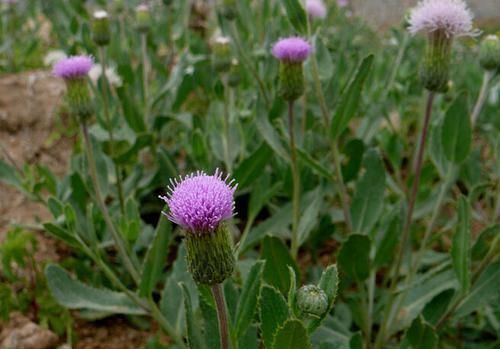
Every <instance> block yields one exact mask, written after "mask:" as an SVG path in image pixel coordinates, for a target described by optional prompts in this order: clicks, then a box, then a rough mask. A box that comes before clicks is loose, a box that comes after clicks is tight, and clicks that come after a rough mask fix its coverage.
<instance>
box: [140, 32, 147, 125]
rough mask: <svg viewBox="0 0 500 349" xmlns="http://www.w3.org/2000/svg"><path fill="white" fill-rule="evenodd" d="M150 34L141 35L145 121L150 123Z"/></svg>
mask: <svg viewBox="0 0 500 349" xmlns="http://www.w3.org/2000/svg"><path fill="white" fill-rule="evenodd" d="M147 45H148V34H147V33H141V54H142V93H143V97H144V120H145V121H146V123H147V122H148V121H149V90H148V46H147Z"/></svg>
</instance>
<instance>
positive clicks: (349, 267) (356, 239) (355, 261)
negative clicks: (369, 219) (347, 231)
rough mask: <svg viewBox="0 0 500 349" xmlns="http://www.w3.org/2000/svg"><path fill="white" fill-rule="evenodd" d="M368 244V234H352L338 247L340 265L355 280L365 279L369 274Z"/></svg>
mask: <svg viewBox="0 0 500 349" xmlns="http://www.w3.org/2000/svg"><path fill="white" fill-rule="evenodd" d="M370 244H371V242H370V238H369V237H368V236H366V235H359V234H353V235H351V236H350V237H349V239H348V240H347V241H346V242H344V244H343V245H342V247H341V249H340V252H339V256H338V263H339V265H340V267H341V268H342V270H344V271H345V273H346V274H347V275H349V276H350V277H351V278H353V279H355V280H357V281H363V280H366V279H367V278H368V276H369V275H370Z"/></svg>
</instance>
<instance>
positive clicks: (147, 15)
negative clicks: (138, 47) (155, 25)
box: [135, 4, 151, 33]
mask: <svg viewBox="0 0 500 349" xmlns="http://www.w3.org/2000/svg"><path fill="white" fill-rule="evenodd" d="M135 22H136V27H137V30H138V31H140V32H141V33H147V32H148V31H149V28H150V27H151V11H150V10H149V6H148V5H146V4H141V5H139V6H137V7H136V8H135Z"/></svg>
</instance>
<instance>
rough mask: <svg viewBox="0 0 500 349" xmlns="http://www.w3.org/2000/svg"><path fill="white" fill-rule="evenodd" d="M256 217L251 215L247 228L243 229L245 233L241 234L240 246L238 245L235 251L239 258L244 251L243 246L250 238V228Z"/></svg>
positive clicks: (236, 256)
mask: <svg viewBox="0 0 500 349" xmlns="http://www.w3.org/2000/svg"><path fill="white" fill-rule="evenodd" d="M254 220H255V218H253V217H250V218H249V219H248V220H247V223H246V224H245V229H244V230H243V233H242V234H241V238H240V241H239V242H238V246H236V249H235V251H234V256H235V258H236V259H238V258H239V257H240V255H241V253H242V252H243V251H242V250H243V246H244V244H245V241H246V240H247V238H248V234H249V233H250V229H251V228H252V224H253V222H254Z"/></svg>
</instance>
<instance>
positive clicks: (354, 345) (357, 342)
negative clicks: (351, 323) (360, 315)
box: [349, 332, 364, 349]
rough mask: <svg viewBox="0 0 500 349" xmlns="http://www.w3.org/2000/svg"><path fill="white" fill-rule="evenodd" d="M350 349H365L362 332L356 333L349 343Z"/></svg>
mask: <svg viewBox="0 0 500 349" xmlns="http://www.w3.org/2000/svg"><path fill="white" fill-rule="evenodd" d="M349 349H364V345H363V336H362V335H361V333H360V332H357V333H355V334H354V335H353V336H352V337H351V340H350V341H349Z"/></svg>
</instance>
